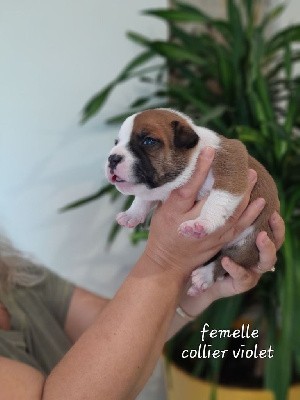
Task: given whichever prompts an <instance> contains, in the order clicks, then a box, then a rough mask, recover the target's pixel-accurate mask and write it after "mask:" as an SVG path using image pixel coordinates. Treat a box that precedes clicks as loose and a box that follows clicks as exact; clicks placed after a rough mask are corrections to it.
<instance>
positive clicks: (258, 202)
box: [256, 197, 266, 208]
mask: <svg viewBox="0 0 300 400" xmlns="http://www.w3.org/2000/svg"><path fill="white" fill-rule="evenodd" d="M265 204H266V200H265V199H264V198H262V197H261V198H259V199H257V200H256V207H257V208H264V206H265Z"/></svg>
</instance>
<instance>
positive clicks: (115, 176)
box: [111, 175, 126, 183]
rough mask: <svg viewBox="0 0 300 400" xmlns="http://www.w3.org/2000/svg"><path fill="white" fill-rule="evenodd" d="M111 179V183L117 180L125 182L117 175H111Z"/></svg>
mask: <svg viewBox="0 0 300 400" xmlns="http://www.w3.org/2000/svg"><path fill="white" fill-rule="evenodd" d="M111 180H112V182H113V183H115V182H117V183H122V182H126V181H125V180H124V179H121V178H120V177H119V176H118V175H112V177H111Z"/></svg>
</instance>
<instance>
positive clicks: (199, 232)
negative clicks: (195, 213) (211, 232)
mask: <svg viewBox="0 0 300 400" xmlns="http://www.w3.org/2000/svg"><path fill="white" fill-rule="evenodd" d="M178 231H179V233H180V234H181V235H183V236H187V237H191V238H196V239H201V238H202V237H204V236H205V235H207V230H206V228H205V226H204V224H203V223H201V222H200V221H199V220H197V219H195V220H190V221H185V222H183V223H182V224H181V225H180V226H179V229H178Z"/></svg>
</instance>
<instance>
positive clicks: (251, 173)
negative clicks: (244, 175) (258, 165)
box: [248, 169, 257, 183]
mask: <svg viewBox="0 0 300 400" xmlns="http://www.w3.org/2000/svg"><path fill="white" fill-rule="evenodd" d="M248 179H249V181H250V182H251V183H253V182H256V180H257V173H256V171H254V169H249V170H248Z"/></svg>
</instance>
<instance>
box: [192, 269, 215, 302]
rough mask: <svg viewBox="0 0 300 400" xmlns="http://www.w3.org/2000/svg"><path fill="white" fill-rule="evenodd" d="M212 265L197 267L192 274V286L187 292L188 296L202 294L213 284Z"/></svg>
mask: <svg viewBox="0 0 300 400" xmlns="http://www.w3.org/2000/svg"><path fill="white" fill-rule="evenodd" d="M213 271H214V265H213V263H212V264H209V265H206V266H205V267H199V268H197V269H195V270H194V271H193V272H192V285H191V287H190V288H189V290H188V292H187V293H188V295H190V296H197V295H198V294H200V293H202V292H204V291H205V290H206V289H207V288H209V287H210V286H211V285H212V284H213V283H214V273H213Z"/></svg>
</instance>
